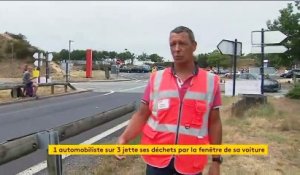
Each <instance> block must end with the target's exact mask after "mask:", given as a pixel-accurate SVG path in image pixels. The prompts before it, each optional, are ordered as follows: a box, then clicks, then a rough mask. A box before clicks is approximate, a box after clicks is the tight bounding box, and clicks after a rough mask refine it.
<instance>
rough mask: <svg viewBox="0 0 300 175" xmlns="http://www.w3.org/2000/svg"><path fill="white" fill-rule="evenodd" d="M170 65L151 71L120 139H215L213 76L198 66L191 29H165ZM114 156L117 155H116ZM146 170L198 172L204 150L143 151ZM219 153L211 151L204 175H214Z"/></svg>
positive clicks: (218, 131) (168, 174) (218, 136)
mask: <svg viewBox="0 0 300 175" xmlns="http://www.w3.org/2000/svg"><path fill="white" fill-rule="evenodd" d="M169 44H170V48H171V53H172V56H173V59H174V63H173V65H172V67H170V68H166V69H164V70H161V71H157V72H155V73H153V74H151V77H150V80H149V84H148V86H147V87H146V89H145V93H144V96H143V98H142V100H141V105H140V107H139V109H138V111H137V112H136V113H135V114H134V115H133V116H132V119H131V120H130V122H129V124H128V126H127V128H126V129H125V131H124V132H123V133H122V135H121V136H120V137H119V139H118V143H119V144H126V143H128V142H129V141H130V140H132V139H133V138H135V137H136V136H137V135H138V134H140V133H141V132H142V137H141V144H145V145H151V144H159V145H162V144H167V145H203V144H221V142H222V124H221V120H220V114H219V107H220V106H221V95H220V88H219V77H218V76H217V75H214V74H212V73H209V72H207V71H206V70H203V69H200V68H198V66H197V64H196V63H195V61H194V56H193V52H194V51H195V50H196V47H197V42H196V41H195V37H194V34H193V32H192V31H191V30H190V29H189V28H187V27H184V26H179V27H177V28H175V29H173V30H172V31H171V32H170V37H169ZM116 157H117V158H119V159H122V158H124V157H123V156H116ZM142 158H143V160H144V161H145V162H146V163H147V168H146V174H147V175H174V174H177V175H178V174H197V175H199V174H202V171H203V169H204V168H205V166H206V164H207V162H208V156H206V155H143V156H142ZM221 163H222V157H221V156H220V155H213V156H212V163H211V165H210V168H209V175H219V174H220V165H221Z"/></svg>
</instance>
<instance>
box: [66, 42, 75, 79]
mask: <svg viewBox="0 0 300 175" xmlns="http://www.w3.org/2000/svg"><path fill="white" fill-rule="evenodd" d="M72 42H74V41H72V40H69V61H68V62H67V61H66V82H69V62H70V60H71V43H72Z"/></svg>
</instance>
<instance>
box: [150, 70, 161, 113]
mask: <svg viewBox="0 0 300 175" xmlns="http://www.w3.org/2000/svg"><path fill="white" fill-rule="evenodd" d="M163 73H164V70H161V71H157V72H156V75H155V77H154V85H153V92H152V91H150V100H151V97H152V98H153V104H157V101H158V99H159V97H158V95H159V93H158V89H159V87H160V83H161V80H162V76H163ZM152 93H153V94H152ZM152 115H153V116H155V117H157V105H154V106H153V110H152Z"/></svg>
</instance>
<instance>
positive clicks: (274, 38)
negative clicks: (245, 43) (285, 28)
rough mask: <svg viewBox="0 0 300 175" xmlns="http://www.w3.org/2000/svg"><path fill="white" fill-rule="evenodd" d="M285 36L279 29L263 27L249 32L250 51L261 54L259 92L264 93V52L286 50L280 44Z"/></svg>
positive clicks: (282, 51) (281, 51)
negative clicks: (271, 29) (265, 28)
mask: <svg viewBox="0 0 300 175" xmlns="http://www.w3.org/2000/svg"><path fill="white" fill-rule="evenodd" d="M286 37H287V36H286V35H285V34H283V33H282V32H280V31H270V30H264V29H261V31H253V32H252V33H251V43H252V51H251V53H260V54H261V70H260V73H261V94H264V91H263V87H264V60H265V53H284V52H285V51H287V48H286V47H285V46H282V45H281V44H280V43H281V42H282V41H283V40H284V39H285V38H286ZM259 49H260V50H259Z"/></svg>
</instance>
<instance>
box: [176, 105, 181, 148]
mask: <svg viewBox="0 0 300 175" xmlns="http://www.w3.org/2000/svg"><path fill="white" fill-rule="evenodd" d="M181 113H182V100H180V106H179V115H178V121H177V129H176V138H175V145H177V143H178V136H179V126H180V121H181Z"/></svg>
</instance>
